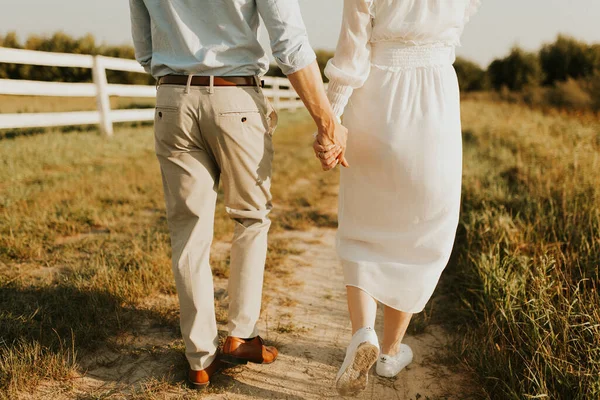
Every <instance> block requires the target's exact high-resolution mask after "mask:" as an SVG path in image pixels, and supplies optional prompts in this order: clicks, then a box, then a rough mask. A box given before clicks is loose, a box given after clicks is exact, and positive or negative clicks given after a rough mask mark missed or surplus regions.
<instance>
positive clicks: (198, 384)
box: [188, 357, 223, 389]
mask: <svg viewBox="0 0 600 400" xmlns="http://www.w3.org/2000/svg"><path fill="white" fill-rule="evenodd" d="M222 367H223V363H222V362H221V359H220V358H218V357H217V358H215V359H214V361H213V362H212V363H211V364H210V365H209V366H208V367H206V368H204V369H201V370H200V371H194V370H192V369H190V371H189V373H188V380H189V382H190V385H192V387H193V388H195V389H203V388H205V387H207V386H208V385H209V384H210V378H211V377H212V376H213V375H214V374H216V373H217V372H219V371H220V370H221V368H222Z"/></svg>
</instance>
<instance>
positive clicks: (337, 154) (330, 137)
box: [313, 121, 350, 171]
mask: <svg viewBox="0 0 600 400" xmlns="http://www.w3.org/2000/svg"><path fill="white" fill-rule="evenodd" d="M347 139H348V129H346V128H345V127H344V126H343V125H342V124H341V123H340V122H339V121H336V122H335V123H333V124H331V125H330V127H327V128H324V129H323V128H319V131H318V132H317V133H316V135H315V141H314V143H313V150H314V152H315V156H316V157H317V158H318V159H319V161H320V162H321V167H322V168H323V171H329V170H331V169H333V168H335V167H336V166H337V165H338V164H342V165H343V166H344V167H349V166H350V165H349V164H348V161H346V157H345V153H346V140H347Z"/></svg>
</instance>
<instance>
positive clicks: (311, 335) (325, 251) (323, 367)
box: [206, 230, 469, 400]
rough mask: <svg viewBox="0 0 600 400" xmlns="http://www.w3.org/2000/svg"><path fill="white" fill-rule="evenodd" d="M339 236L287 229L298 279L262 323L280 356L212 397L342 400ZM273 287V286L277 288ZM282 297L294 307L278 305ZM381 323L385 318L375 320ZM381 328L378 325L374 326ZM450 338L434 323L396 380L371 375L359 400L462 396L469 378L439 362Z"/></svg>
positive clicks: (344, 320)
mask: <svg viewBox="0 0 600 400" xmlns="http://www.w3.org/2000/svg"><path fill="white" fill-rule="evenodd" d="M334 237H335V232H334V231H332V230H311V231H308V232H288V233H285V234H283V235H279V236H278V238H279V239H285V240H289V241H291V242H292V243H293V246H294V247H295V248H297V249H299V250H302V251H303V253H302V254H301V255H292V256H289V257H288V259H287V260H286V265H287V267H288V268H292V269H293V270H294V274H293V278H294V279H295V280H296V281H298V282H300V283H299V284H298V285H292V287H291V288H285V287H282V288H279V289H274V290H275V291H276V292H277V291H279V296H278V294H277V293H276V292H275V293H270V296H272V298H271V301H270V302H269V303H268V304H267V306H266V307H265V310H264V314H263V317H262V320H261V329H262V331H263V332H268V340H270V341H272V342H275V343H276V344H277V345H278V347H279V349H280V351H281V356H280V358H279V359H278V361H277V362H276V363H274V364H272V365H268V366H267V365H264V366H263V365H251V366H247V367H243V368H236V369H235V370H233V372H228V373H229V374H231V377H232V380H233V382H232V383H231V384H230V385H228V386H229V387H228V388H227V389H226V391H225V392H223V393H218V394H214V395H208V396H207V397H206V398H207V399H232V400H233V399H235V400H237V399H240V400H241V399H291V400H295V399H298V400H300V399H327V398H336V397H338V396H337V394H336V391H335V389H334V385H333V381H334V378H335V374H336V373H337V369H338V367H339V365H340V364H341V362H342V361H343V358H344V354H345V346H346V344H347V342H348V341H349V339H350V323H349V321H348V317H347V309H346V303H345V297H344V288H343V282H342V271H341V267H340V266H339V263H338V262H337V259H336V255H335V252H334V248H333V244H334ZM272 290H273V289H272ZM280 296H284V297H285V298H286V302H287V303H290V300H291V303H292V304H293V305H291V306H289V305H288V306H285V305H281V304H280V301H278V300H277V297H280ZM378 321H381V315H380V316H379V317H378ZM377 330H378V331H381V326H377ZM448 342H449V337H448V336H447V334H445V333H444V331H443V330H442V329H441V328H439V327H436V326H429V327H427V329H426V331H425V333H423V334H420V335H418V336H409V337H407V338H406V340H405V343H407V344H409V345H410V346H411V347H412V349H413V351H414V353H415V360H414V362H413V363H412V364H411V366H410V367H408V368H407V369H406V370H405V371H403V372H402V373H401V374H400V375H399V376H398V378H397V379H394V380H389V379H382V378H379V377H377V376H375V375H371V377H370V381H369V386H368V389H367V390H366V391H365V392H364V394H363V395H362V396H361V397H360V398H362V399H407V400H408V399H423V400H425V399H432V400H433V399H459V398H460V399H464V398H466V397H467V394H466V391H465V388H466V387H469V382H468V378H467V375H466V374H464V373H459V372H456V371H451V370H450V368H449V367H447V366H444V365H443V364H441V363H440V360H442V359H443V358H444V355H445V354H446V350H445V347H446V346H447V345H448Z"/></svg>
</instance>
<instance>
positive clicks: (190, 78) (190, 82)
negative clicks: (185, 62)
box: [185, 74, 194, 94]
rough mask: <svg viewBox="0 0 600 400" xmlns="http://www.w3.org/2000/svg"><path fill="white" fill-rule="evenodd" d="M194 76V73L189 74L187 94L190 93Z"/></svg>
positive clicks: (186, 86)
mask: <svg viewBox="0 0 600 400" xmlns="http://www.w3.org/2000/svg"><path fill="white" fill-rule="evenodd" d="M193 78H194V75H192V74H190V75H188V80H187V85H185V94H188V93H190V89H191V87H192V79H193Z"/></svg>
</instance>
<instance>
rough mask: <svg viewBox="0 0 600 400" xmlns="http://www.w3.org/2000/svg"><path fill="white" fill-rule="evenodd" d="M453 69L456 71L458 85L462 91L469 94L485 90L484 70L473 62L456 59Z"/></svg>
mask: <svg viewBox="0 0 600 400" xmlns="http://www.w3.org/2000/svg"><path fill="white" fill-rule="evenodd" d="M454 69H455V70H456V75H457V76H458V83H459V84H460V89H461V90H462V91H464V92H471V91H475V90H484V89H485V88H486V86H487V83H486V74H485V70H483V69H482V68H481V67H480V66H479V65H477V64H475V63H474V62H472V61H469V60H466V59H464V58H461V57H457V58H456V61H455V62H454Z"/></svg>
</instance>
